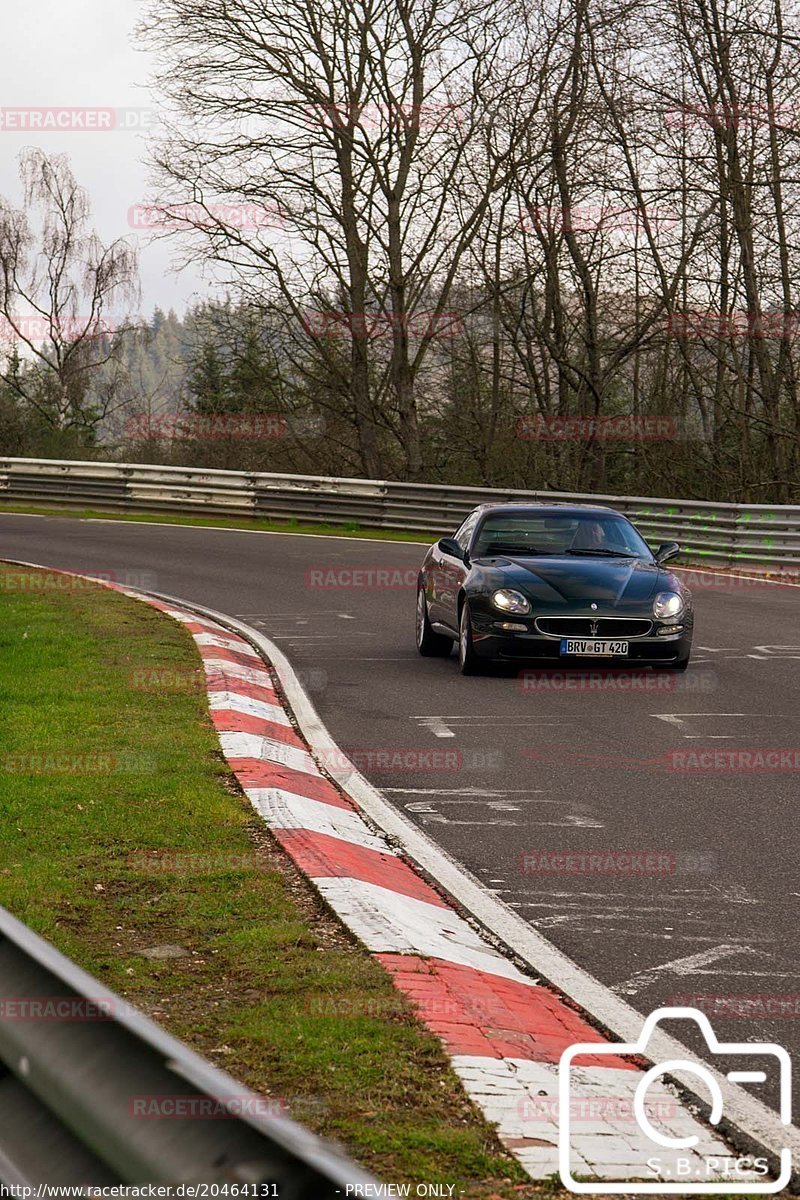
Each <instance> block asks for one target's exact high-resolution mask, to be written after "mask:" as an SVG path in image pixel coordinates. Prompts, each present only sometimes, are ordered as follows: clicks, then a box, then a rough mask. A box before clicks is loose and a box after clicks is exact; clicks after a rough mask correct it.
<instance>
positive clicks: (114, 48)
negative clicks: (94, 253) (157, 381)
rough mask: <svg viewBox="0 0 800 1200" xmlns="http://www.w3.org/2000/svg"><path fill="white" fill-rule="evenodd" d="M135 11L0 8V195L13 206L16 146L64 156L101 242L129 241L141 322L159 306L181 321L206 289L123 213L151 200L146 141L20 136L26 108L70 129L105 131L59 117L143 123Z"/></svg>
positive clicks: (105, 135) (94, 6) (53, 1)
mask: <svg viewBox="0 0 800 1200" xmlns="http://www.w3.org/2000/svg"><path fill="white" fill-rule="evenodd" d="M141 11H142V6H141V0H29V2H28V3H27V4H25V3H17V4H13V5H12V4H7V5H4V6H3V17H2V20H3V42H4V45H5V46H6V53H5V55H4V57H3V67H2V84H0V108H2V109H3V110H4V111H3V114H2V117H0V120H1V121H2V129H0V150H1V151H2V152H1V153H0V195H3V196H5V197H7V198H8V199H9V200H11V201H12V203H14V204H15V205H18V204H19V203H20V201H21V195H20V189H19V180H18V175H17V155H18V154H19V151H20V150H21V149H23V148H24V147H25V146H37V147H40V148H41V149H43V150H45V151H46V152H47V153H65V154H68V155H69V157H70V159H71V161H72V167H73V171H74V173H75V176H76V178H77V180H78V182H79V183H80V184H81V185H82V186H84V187H85V188H86V189H87V191H88V193H89V197H90V200H91V204H92V210H93V214H94V225H95V228H96V230H97V233H98V234H99V235H100V237H101V238H102V239H103V241H105V242H108V241H111V240H113V239H114V238H115V237H120V236H130V237H131V238H132V239H133V240H135V241H137V242H138V244H139V246H140V255H141V258H140V268H141V281H142V302H141V309H142V312H143V313H144V314H146V315H147V314H149V313H150V312H151V311H152V309H153V308H154V307H155V305H157V304H158V305H160V306H161V307H162V308H164V309H168V308H170V307H172V308H175V309H176V311H177V312H178V313H182V312H183V310H184V309H185V307H186V304H187V302H189V301H190V300H191V299H192V298H193V297H200V296H203V295H205V294H207V293H208V290H209V285H208V284H207V283H206V282H205V281H204V280H203V279H202V278H201V277H200V275H199V272H198V271H196V270H195V271H193V272H191V273H190V272H184V273H182V274H181V275H179V276H176V275H175V274H174V273H173V272H172V271H171V268H170V259H171V252H170V250H169V248H168V246H165V245H164V243H163V242H162V243H159V244H156V245H152V246H149V247H148V246H146V245H145V244H143V240H142V239H141V237H140V235H136V234H135V233H133V232H132V230H131V228H130V225H129V209H130V208H131V207H132V206H133V205H136V204H138V203H141V202H143V201H145V200H146V199H147V198H148V195H149V197H150V198H151V199H152V198H153V193H152V191H150V192H149V193H148V188H147V181H148V170H147V165H146V158H147V135H146V133H144V134H142V133H136V132H127V131H125V130H120V129H114V130H112V131H103V130H95V131H89V130H71V131H66V132H54V131H45V130H41V129H39V130H36V129H31V128H30V127H29V128H27V129H25V128H20V126H22V125H25V124H27V125H28V126H30V123H31V122H32V121H35V120H36V117H35V116H33V115H31V114H30V112H29V111H28V110H30V109H31V108H48V109H59V110H62V115H61V116H60V117H59V119H60V120H66V119H69V120H70V121H74V120H78V121H80V120H82V119H85V120H87V121H91V120H92V119H94V120H98V121H104V120H108V114H107V113H102V114H100V115H96V116H94V117H93V116H92V115H90V114H86V116H85V118H83V117H82V116H77V117H73V116H72V115H70V116H69V117H67V116H66V115H65V114H63V110H65V109H82V108H94V109H101V110H108V109H113V110H125V111H126V118H125V119H127V120H129V121H132V122H136V121H146V120H147V118H148V117H150V119H151V120H152V116H151V111H149V110H151V109H152V96H151V94H150V93H149V92H148V90H147V86H146V84H147V79H148V76H149V75H150V73H151V71H152V62H151V61H150V60H149V59H148V57H147V55H145V54H144V53H142V51H141V50H137V49H135V48H134V39H133V28H134V25H135V22H136V20H137V17H138V15H139V14H140V12H141ZM12 48H13V49H12ZM9 110H10V111H9ZM20 110H21V111H20ZM131 110H139V111H138V112H137V111H131ZM50 119H52V118H50ZM10 126H16V128H10Z"/></svg>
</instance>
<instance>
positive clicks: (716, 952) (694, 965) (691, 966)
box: [613, 942, 768, 996]
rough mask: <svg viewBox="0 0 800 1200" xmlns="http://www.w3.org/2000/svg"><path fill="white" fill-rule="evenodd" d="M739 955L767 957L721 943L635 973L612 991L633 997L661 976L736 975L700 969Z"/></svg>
mask: <svg viewBox="0 0 800 1200" xmlns="http://www.w3.org/2000/svg"><path fill="white" fill-rule="evenodd" d="M739 954H755V955H758V956H759V957H761V958H767V957H768V955H766V954H764V953H763V952H762V951H760V950H753V949H752V947H750V946H742V945H736V944H735V943H730V942H723V943H722V944H721V945H719V946H711V947H709V949H708V950H700V951H698V953H697V954H688V955H686V956H685V957H683V958H673V959H672V960H671V961H670V962H665V963H659V965H658V966H655V967H648V968H647V970H646V971H637V973H636V974H635V975H631V976H630V978H629V979H626V980H624V981H623V982H622V983H618V984H615V986H614V989H613V990H614V991H615V992H621V993H622V994H623V995H625V996H635V995H636V993H637V992H640V991H641V990H642V989H643V988H646V987H649V986H650V984H651V983H655V982H656V980H657V979H658V978H659V977H660V976H661V975H662V974H663V973H665V972H666V973H668V974H670V975H721V974H726V975H730V974H738V972H735V971H733V972H732V971H729V970H728V968H725V969H724V970H722V971H702V970H700V968H701V967H708V966H710V965H711V964H712V963H717V962H720V961H721V960H722V959H725V958H733V957H735V956H736V955H739Z"/></svg>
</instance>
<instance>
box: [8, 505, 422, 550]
mask: <svg viewBox="0 0 800 1200" xmlns="http://www.w3.org/2000/svg"><path fill="white" fill-rule="evenodd" d="M4 512H6V513H23V514H24V513H30V514H32V515H33V516H47V517H50V516H52V517H72V518H73V519H74V520H78V521H134V522H135V521H139V522H143V523H145V524H148V525H149V524H152V523H153V522H155V523H157V524H161V525H196V526H198V527H199V528H201V529H247V530H255V531H257V532H260V533H306V534H315V535H316V536H317V537H319V536H320V535H322V536H325V535H326V534H327V535H329V536H331V537H348V538H366V539H367V540H373V541H381V542H414V543H417V544H418V543H420V542H423V543H425V544H426V545H427V544H428V543H429V542H431V541H433V538H434V535H433V534H432V533H425V532H424V531H422V532H420V531H419V530H417V531H414V530H409V529H365V528H364V527H363V526H361V525H359V523H358V522H357V521H343V522H342V524H340V525H332V524H331V523H330V522H315V521H294V520H292V521H278V520H273V519H271V518H269V517H185V516H182V515H181V514H179V513H140V512H136V513H120V512H104V511H102V510H101V509H89V508H86V509H70V508H64V507H63V506H61V507H53V506H51V507H42V506H40V505H31V504H0V513H4Z"/></svg>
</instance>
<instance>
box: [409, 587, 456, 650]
mask: <svg viewBox="0 0 800 1200" xmlns="http://www.w3.org/2000/svg"><path fill="white" fill-rule="evenodd" d="M416 630H417V650H419V652H420V654H421V655H422V656H423V657H424V658H447V656H448V654H449V653H450V651H451V650H452V649H453V639H452V638H449V637H445V635H444V634H442V633H434V631H433V629H432V628H431V623H430V621H429V620H428V601H427V600H426V599H425V589H424V588H422V587H421V588H418V589H417V619H416Z"/></svg>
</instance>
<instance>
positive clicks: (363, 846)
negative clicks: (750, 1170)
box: [150, 601, 731, 1180]
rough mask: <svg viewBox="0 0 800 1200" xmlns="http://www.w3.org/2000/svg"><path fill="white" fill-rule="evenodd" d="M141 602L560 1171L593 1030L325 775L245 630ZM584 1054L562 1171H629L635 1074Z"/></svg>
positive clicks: (430, 1020) (253, 797) (347, 892)
mask: <svg viewBox="0 0 800 1200" xmlns="http://www.w3.org/2000/svg"><path fill="white" fill-rule="evenodd" d="M150 602H151V603H153V604H155V606H156V607H158V608H161V609H162V611H164V612H165V613H166V614H167V615H168V616H171V617H173V618H174V619H175V620H177V621H180V622H182V623H183V624H184V625H185V627H186V628H187V629H188V630H189V632H190V633H191V634H192V636H193V637H194V639H195V642H196V644H197V646H198V649H199V651H200V654H201V656H202V658H203V662H204V665H205V670H206V674H207V677H208V684H209V704H210V710H211V718H212V720H213V722H214V725H215V727H216V729H217V731H218V734H219V739H220V743H221V746H222V749H223V752H224V753H225V756H226V758H227V760H228V763H229V764H230V767H231V769H232V771H233V772H234V774H235V775H236V777H237V779H238V780H239V782H240V784H241V786H242V788H243V789H244V791H245V793H246V795H247V796H248V798H249V799H250V801H251V803H252V805H253V807H254V808H255V809H256V811H257V812H258V813H259V814H260V815H261V816H262V817H263V819H264V821H265V822H266V824H267V825H268V826H269V828H270V829H271V830H272V832H273V834H274V836H275V837H276V839H277V840H278V841H279V842H280V844H281V846H282V847H283V848H284V850H285V851H286V852H287V854H288V855H289V856H290V858H291V859H292V860H293V861H294V862H295V863H296V865H297V866H298V867H300V868H301V870H302V871H303V872H304V873H305V874H306V875H307V876H308V878H309V879H311V881H312V882H313V883H314V885H315V887H316V888H317V889H318V891H319V892H320V893H321V895H322V896H323V897H324V899H325V900H326V902H327V903H328V905H329V906H330V907H331V908H332V909H333V910H334V911H335V912H336V913H337V914H338V916H339V917H340V918H341V920H342V921H343V922H344V923H345V925H347V926H348V928H349V929H350V930H351V931H352V932H353V933H355V934H356V935H357V937H358V938H359V939H360V940H361V941H362V942H363V943H364V944H365V945H366V946H367V948H368V949H369V950H370V951H371V952H372V953H373V954H374V955H375V956H376V957H377V958H378V959H379V961H380V962H381V963H382V964H383V965H384V967H385V968H386V969H387V970H388V971H389V972H390V973H391V974H392V976H393V979H394V982H395V985H396V986H397V987H398V989H399V990H400V991H401V992H403V993H404V994H405V995H406V996H407V997H408V999H409V1000H410V1001H411V1002H412V1003H413V1005H414V1006H415V1007H416V1009H417V1011H418V1012H419V1015H420V1017H421V1018H422V1020H423V1021H424V1022H425V1023H426V1024H427V1025H428V1027H429V1028H430V1029H431V1030H433V1032H434V1033H436V1034H437V1035H438V1036H439V1038H440V1039H441V1041H442V1043H443V1044H444V1046H445V1049H446V1050H447V1053H448V1054H449V1056H450V1058H451V1060H452V1063H453V1066H454V1068H455V1070H456V1072H457V1073H458V1075H459V1077H460V1079H461V1080H462V1082H463V1084H464V1087H465V1088H466V1091H467V1092H468V1094H469V1095H470V1097H471V1098H472V1099H473V1100H474V1101H475V1103H476V1104H477V1105H478V1107H479V1108H480V1109H481V1110H482V1112H483V1113H484V1114H485V1116H486V1117H487V1119H488V1120H489V1121H491V1122H493V1123H495V1124H496V1125H497V1128H498V1133H499V1136H500V1138H501V1140H502V1141H503V1142H504V1144H505V1145H506V1146H507V1147H508V1148H509V1150H511V1151H512V1153H513V1154H514V1155H515V1156H516V1158H517V1159H518V1160H519V1161H520V1163H521V1164H522V1165H523V1167H524V1168H525V1169H526V1170H527V1171H528V1173H529V1174H530V1175H531V1176H532V1177H533V1178H537V1179H540V1178H544V1177H547V1176H550V1175H553V1174H554V1173H556V1172H557V1170H558V1160H557V1147H558V1072H557V1064H558V1061H559V1059H560V1057H561V1054H562V1052H563V1051H564V1050H565V1049H566V1048H567V1047H568V1046H570V1045H572V1044H574V1043H576V1042H602V1041H603V1040H604V1039H603V1038H602V1036H601V1035H600V1034H599V1033H598V1032H597V1031H596V1030H595V1029H594V1028H593V1027H592V1026H591V1025H589V1024H588V1023H587V1022H586V1021H585V1020H584V1019H583V1017H581V1016H580V1014H579V1013H578V1012H576V1011H575V1010H574V1009H572V1008H570V1007H569V1006H568V1005H567V1004H565V1003H564V1001H563V1000H561V999H560V998H559V997H558V996H556V995H555V994H554V993H553V992H551V991H549V990H548V989H547V988H545V987H543V986H540V985H539V984H538V983H537V982H536V980H534V979H531V978H530V977H529V976H527V975H524V974H523V973H522V972H521V971H520V970H519V969H518V968H517V967H516V966H515V965H514V963H513V962H512V961H511V959H510V958H509V957H508V956H507V955H505V954H503V953H501V952H500V951H499V950H497V949H496V948H495V947H494V946H493V945H491V944H490V942H489V941H488V940H486V939H485V938H484V937H483V936H482V935H481V934H480V933H478V932H477V931H476V930H475V929H474V928H473V927H472V926H471V925H470V924H468V922H467V921H466V920H465V919H464V918H463V917H461V916H460V915H459V914H458V913H457V912H456V911H455V909H454V908H453V907H451V906H450V905H449V904H448V903H447V901H446V900H445V899H443V897H442V896H441V895H440V894H439V893H438V892H437V891H435V890H434V889H433V888H432V887H431V886H430V885H429V884H428V883H427V882H426V881H425V880H424V879H423V878H422V876H421V875H420V874H418V872H417V871H415V870H414V868H413V866H412V865H411V864H410V863H409V862H408V861H407V860H406V859H405V858H404V857H403V856H402V854H401V853H400V851H398V849H396V848H395V847H394V846H392V845H391V844H390V843H389V841H388V840H387V838H386V836H385V835H384V834H383V833H382V832H381V831H379V830H377V829H375V828H374V827H373V826H372V825H371V824H370V823H368V822H367V821H366V820H365V819H364V816H363V814H362V813H361V812H360V811H359V809H358V806H357V805H356V803H355V802H354V801H353V800H352V799H350V798H349V797H348V796H347V795H345V794H343V793H342V791H341V790H339V788H337V787H335V786H334V785H333V783H332V782H331V781H330V779H328V778H327V777H326V775H325V774H324V773H323V771H322V770H321V769H320V766H319V765H318V763H317V761H316V760H315V757H314V755H313V754H312V753H311V751H310V750H309V748H308V746H307V744H306V743H305V741H304V740H303V738H302V737H301V736H300V735H299V734H298V733H297V732H296V730H295V728H294V727H293V725H292V722H291V720H290V718H289V716H288V715H287V713H286V711H285V710H284V708H283V706H282V704H281V701H280V699H279V697H278V694H277V693H276V691H275V686H274V678H273V676H272V674H271V672H270V670H269V669H267V667H266V666H265V665H264V663H263V660H262V658H261V656H260V655H259V654H258V653H257V652H256V651H255V650H254V649H253V648H252V646H251V645H249V643H248V642H247V641H245V640H244V638H242V637H239V636H238V635H236V634H233V633H231V632H230V631H229V630H227V629H225V628H223V627H222V626H220V625H216V624H214V623H213V622H211V621H208V620H201V619H198V616H197V615H196V614H195V613H193V612H191V611H188V610H184V609H177V608H174V607H171V606H169V605H167V604H161V603H159V602H157V601H150ZM581 1063H582V1065H581V1066H579V1067H577V1068H576V1069H575V1071H574V1072H573V1074H574V1076H575V1078H576V1088H575V1092H574V1096H573V1101H572V1104H571V1110H572V1120H573V1127H574V1129H575V1134H574V1137H573V1139H572V1148H573V1152H572V1155H571V1170H572V1173H573V1174H575V1175H577V1176H579V1177H580V1176H587V1177H593V1178H596V1179H608V1180H625V1179H633V1178H637V1177H638V1178H641V1177H642V1175H643V1174H644V1173H645V1171H646V1161H647V1159H648V1157H651V1156H652V1150H653V1145H652V1143H651V1142H650V1141H649V1140H648V1139H647V1138H646V1137H645V1135H644V1134H643V1133H642V1132H640V1131H639V1130H638V1127H637V1125H636V1123H635V1119H634V1115H633V1094H634V1091H635V1089H636V1085H637V1084H638V1082H639V1080H640V1079H641V1076H642V1074H643V1072H642V1071H641V1069H639V1068H638V1067H636V1066H635V1065H633V1064H631V1063H630V1062H629V1061H624V1060H622V1059H617V1058H614V1057H609V1058H600V1057H595V1058H583V1059H582V1060H581ZM649 1103H650V1104H651V1107H653V1108H654V1109H655V1112H654V1115H653V1117H652V1119H653V1121H654V1124H657V1125H659V1126H660V1127H661V1128H663V1129H669V1131H670V1132H671V1133H673V1134H674V1135H675V1136H681V1137H689V1136H691V1135H695V1136H697V1137H698V1139H699V1140H698V1143H697V1145H696V1146H695V1147H694V1148H693V1150H692V1151H691V1154H690V1157H691V1156H692V1155H694V1156H701V1157H702V1158H703V1159H705V1158H706V1157H707V1156H718V1157H720V1158H722V1159H724V1158H726V1157H728V1156H729V1155H730V1154H731V1150H730V1149H729V1147H728V1146H726V1145H725V1144H724V1143H723V1142H721V1141H720V1139H719V1138H718V1137H717V1136H715V1135H714V1134H713V1133H712V1132H711V1130H710V1129H709V1128H708V1127H707V1126H705V1125H703V1124H701V1123H700V1122H699V1121H698V1120H697V1119H696V1117H694V1116H693V1115H692V1113H691V1112H690V1111H689V1110H688V1108H687V1107H686V1106H685V1105H683V1104H681V1103H680V1101H679V1100H678V1098H677V1096H676V1095H675V1094H673V1093H668V1092H667V1091H666V1090H665V1089H664V1088H663V1087H662V1089H661V1091H660V1092H659V1093H658V1094H657V1095H656V1096H654V1095H653V1093H652V1092H651V1093H649ZM668 1157H669V1156H668V1155H664V1160H665V1161H666V1160H667V1159H668ZM697 1161H698V1164H699V1162H700V1157H698V1160H697ZM673 1178H674V1176H673Z"/></svg>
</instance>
